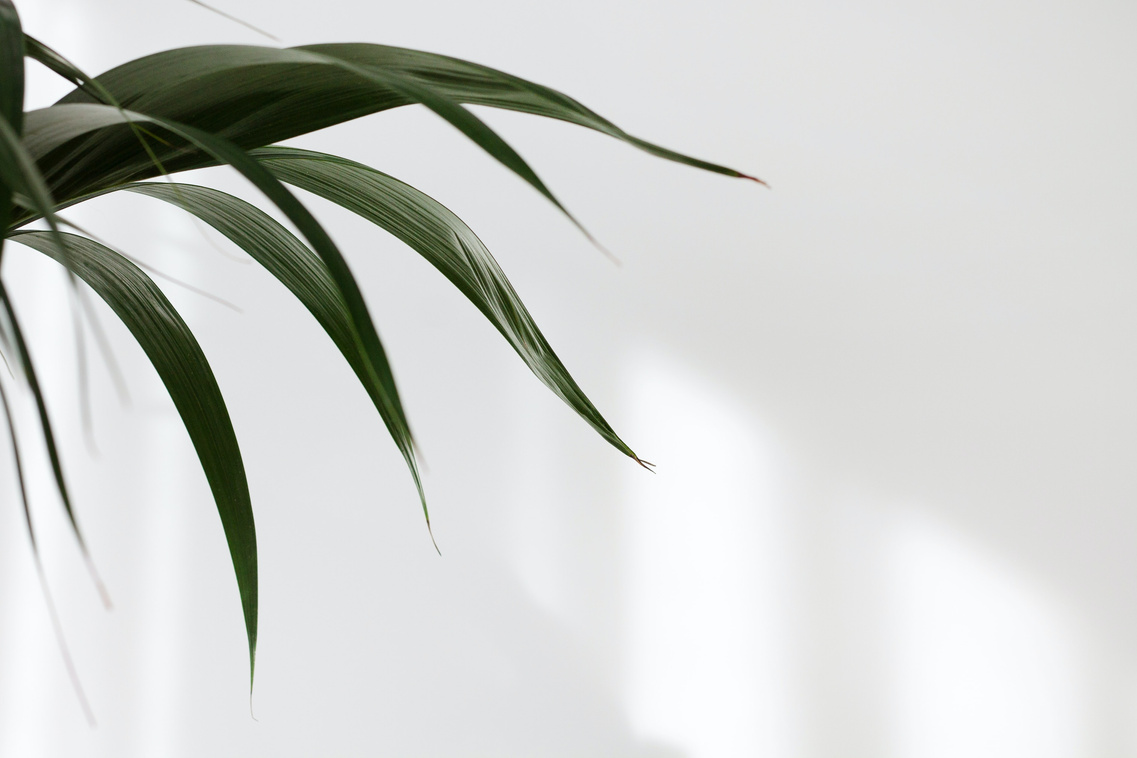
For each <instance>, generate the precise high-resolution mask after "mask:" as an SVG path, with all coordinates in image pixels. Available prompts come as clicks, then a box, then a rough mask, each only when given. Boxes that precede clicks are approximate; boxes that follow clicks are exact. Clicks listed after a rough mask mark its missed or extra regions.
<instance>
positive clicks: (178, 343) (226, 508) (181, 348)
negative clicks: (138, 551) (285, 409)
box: [11, 232, 257, 684]
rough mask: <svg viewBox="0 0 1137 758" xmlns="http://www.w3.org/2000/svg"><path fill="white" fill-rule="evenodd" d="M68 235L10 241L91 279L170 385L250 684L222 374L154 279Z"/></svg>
mask: <svg viewBox="0 0 1137 758" xmlns="http://www.w3.org/2000/svg"><path fill="white" fill-rule="evenodd" d="M66 237H67V243H68V251H67V254H66V255H64V254H63V253H62V252H61V251H60V249H59V244H58V240H57V238H56V237H55V236H54V235H52V234H49V233H47V232H16V233H14V234H13V235H12V236H11V239H12V240H13V241H15V242H19V243H20V244H22V245H27V246H28V247H31V248H33V249H35V250H38V251H39V252H41V253H44V254H45V255H48V256H50V257H51V258H54V259H55V260H56V261H58V262H60V263H61V264H63V265H65V266H67V267H68V268H69V269H70V270H71V271H72V272H73V273H74V274H75V275H77V276H78V277H79V278H80V279H82V280H83V281H85V282H86V283H87V284H88V285H89V286H90V287H91V289H93V290H94V291H95V292H96V293H97V294H98V295H99V297H101V298H102V299H103V300H104V301H106V303H107V305H109V306H110V308H111V310H113V311H114V312H115V314H116V315H117V316H118V317H119V318H120V319H121V320H122V322H123V324H125V325H126V327H127V328H128V329H129V330H130V333H131V334H132V335H134V338H135V339H136V340H137V341H138V344H139V345H140V346H141V347H142V349H143V351H145V353H146V356H147V357H148V358H149V359H150V362H151V363H152V364H153V365H154V368H155V370H156V371H157V372H158V376H159V377H161V379H162V383H163V384H164V385H166V389H167V390H168V391H169V393H170V398H171V399H172V400H173V401H174V406H175V407H176V408H177V409H178V413H179V414H180V415H181V418H182V423H184V424H185V427H186V431H187V432H188V433H189V436H190V440H191V441H192V442H193V446H194V448H195V449H196V450H197V455H198V458H199V459H200V461H201V467H202V469H203V470H204V471H205V476H206V479H207V480H208V481H209V487H210V489H211V490H212V492H213V497H214V500H215V501H216V503H217V511H218V513H219V514H220V515H221V525H222V527H223V528H224V530H225V539H226V541H227V542H228V544H229V554H230V556H231V557H232V559H233V568H234V570H235V571H236V574H237V585H238V587H239V589H240V593H241V606H242V608H243V610H244V616H245V631H246V633H247V635H248V639H249V676H250V684H251V682H252V674H253V667H254V664H255V661H256V646H257V537H256V528H255V526H254V523H253V509H252V503H251V502H250V499H249V486H248V483H247V482H246V480H245V467H244V464H243V463H242V461H241V450H240V448H239V447H238V445H237V437H236V435H235V434H234V432H233V425H232V422H231V421H230V420H229V412H228V410H227V409H226V408H225V401H224V399H223V398H222V397H221V391H220V389H218V387H217V380H216V379H215V378H214V376H213V371H212V369H210V367H209V363H208V361H206V359H205V354H204V353H202V351H201V347H200V346H199V345H198V343H197V340H196V339H195V338H194V336H193V333H192V332H191V331H190V330H189V327H187V326H186V324H185V322H184V321H183V320H182V318H181V316H180V315H178V312H177V311H176V310H175V309H174V307H173V305H171V304H170V301H169V300H167V299H166V296H165V295H163V294H162V291H161V290H160V289H158V287H157V285H155V284H154V282H153V281H152V280H151V279H150V277H148V276H147V275H146V274H145V273H143V271H142V270H141V269H139V268H138V267H137V266H135V265H134V264H133V263H131V262H130V261H128V260H127V259H126V258H124V257H123V256H121V255H119V254H118V253H116V252H114V251H113V250H111V249H110V248H108V247H106V246H104V245H101V244H99V243H98V242H95V241H93V240H90V239H87V238H86V237H80V236H78V235H74V234H66Z"/></svg>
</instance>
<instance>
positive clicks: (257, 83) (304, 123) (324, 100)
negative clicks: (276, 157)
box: [28, 44, 745, 199]
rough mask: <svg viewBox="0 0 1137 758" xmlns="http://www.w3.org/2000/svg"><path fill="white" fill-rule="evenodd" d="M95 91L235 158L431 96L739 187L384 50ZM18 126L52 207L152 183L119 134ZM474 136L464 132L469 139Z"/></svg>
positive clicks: (324, 51) (55, 123) (162, 70)
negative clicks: (197, 134) (213, 138)
mask: <svg viewBox="0 0 1137 758" xmlns="http://www.w3.org/2000/svg"><path fill="white" fill-rule="evenodd" d="M344 64H349V65H344ZM361 71H365V72H367V73H368V74H369V75H370V76H371V77H372V78H368V77H367V76H363V75H361V73H360V72H361ZM384 77H386V78H385V79H384ZM98 81H99V82H100V84H101V85H102V86H103V87H105V89H106V90H107V91H108V92H110V93H113V95H114V97H115V98H116V99H117V101H118V102H119V103H121V105H122V106H123V107H124V108H129V109H130V110H132V111H134V112H136V113H143V114H146V115H150V116H155V117H161V118H168V119H171V120H174V121H177V122H179V123H183V124H186V125H188V126H193V127H197V128H200V129H203V130H206V131H208V132H211V133H214V134H217V135H219V136H221V137H224V138H225V139H228V140H230V141H232V142H234V143H235V144H237V145H239V146H241V147H244V148H252V147H260V146H263V145H267V144H270V143H273V142H278V141H280V140H283V139H288V138H290V137H294V136H297V135H300V134H305V133H308V132H311V131H314V130H316V129H320V128H323V127H326V126H331V125H333V124H337V123H341V122H343V121H347V120H350V119H353V118H357V117H359V116H362V115H366V114H368V113H375V112H378V111H382V110H387V109H389V108H394V107H399V106H402V105H407V104H409V103H411V102H414V101H415V97H413V96H412V95H411V94H408V93H409V92H410V90H408V86H409V87H410V88H411V89H413V90H414V92H415V93H416V94H421V93H422V92H430V93H432V96H433V97H436V98H441V100H439V102H443V101H444V100H447V99H448V100H449V101H451V102H453V103H473V104H480V105H490V106H494V107H499V108H506V109H510V110H517V111H522V112H527V113H533V114H536V115H541V116H547V117H552V118H558V119H561V120H565V121H570V122H572V123H576V124H579V125H582V126H586V127H589V128H592V129H596V130H598V131H601V132H603V133H605V134H609V135H610V136H613V137H616V138H618V139H622V140H624V141H626V142H629V143H630V144H633V145H636V146H637V147H640V148H641V149H644V150H647V151H648V152H651V153H652V154H654V155H658V156H660V157H664V158H667V159H669V160H674V161H678V162H681V163H686V164H688V165H692V166H696V167H699V168H703V169H706V170H709V171H715V172H717V173H722V174H726V175H729V176H745V175H744V174H741V173H740V172H738V171H735V170H733V169H730V168H726V167H724V166H720V165H717V164H713V163H708V162H706V161H701V160H698V159H695V158H691V157H689V156H685V155H681V154H679V153H676V152H674V151H670V150H667V149H665V148H661V147H658V146H656V145H653V144H651V143H648V142H645V141H643V140H640V139H638V138H635V137H632V136H631V135H628V134H627V133H626V132H624V131H623V130H621V129H619V128H618V127H616V126H615V125H613V124H612V123H611V122H609V121H607V120H606V119H603V118H602V117H600V116H599V115H597V114H595V113H594V112H592V111H590V110H588V109H587V108H585V107H584V106H582V105H580V104H579V103H577V102H576V101H575V100H572V99H571V98H569V97H567V96H565V95H563V94H561V93H558V92H556V91H554V90H551V89H548V88H546V87H542V86H540V85H536V84H533V83H531V82H527V81H525V80H523V79H518V78H517V77H512V76H509V75H508V74H504V73H502V72H499V71H495V70H493V69H490V68H486V67H484V66H478V65H476V64H472V63H467V62H465V61H459V60H457V59H453V58H447V57H445V56H439V55H433V54H430V53H422V52H418V51H412V50H404V49H401V48H393V47H386V46H382V45H362V44H358V45H317V46H311V47H306V48H292V49H287V50H279V49H275V48H265V47H253V46H236V45H230V46H205V47H195V48H182V49H179V50H172V51H167V52H165V53H158V54H156V55H152V56H147V57H145V58H140V59H138V60H136V61H131V62H130V63H127V64H124V65H123V66H120V67H118V68H116V69H113V70H112V71H110V72H107V73H106V74H103V75H102V76H100V77H98ZM420 99H421V98H420ZM95 102H98V98H97V97H95V96H93V95H92V93H90V92H86V91H83V90H76V91H74V92H72V93H71V94H70V95H68V96H67V97H65V98H63V100H61V101H60V105H67V104H71V105H75V104H81V103H95ZM438 110H441V108H439V109H438ZM28 117H29V128H28V131H29V143H28V144H29V149H30V150H31V151H32V153H33V154H34V155H35V156H36V157H37V159H38V160H39V162H40V165H41V168H42V169H43V171H44V174H45V176H46V177H47V178H48V181H49V184H50V186H51V187H52V189H53V190H54V191H55V192H56V194H57V196H59V197H60V198H65V199H69V198H73V197H80V196H82V195H84V194H86V193H88V192H91V191H94V190H96V189H99V188H101V187H106V186H110V185H112V184H114V183H121V182H125V181H129V180H136V179H142V178H146V177H149V176H154V175H155V168H154V166H153V165H152V162H151V160H150V159H149V158H148V156H146V155H145V154H144V151H142V150H141V149H140V147H139V146H138V145H136V144H132V138H131V136H130V135H129V134H128V133H126V132H125V131H124V130H123V129H121V128H117V129H116V128H109V129H108V128H105V127H106V125H105V124H103V125H97V124H91V125H90V128H89V129H83V128H81V126H80V125H78V124H76V123H70V124H65V125H63V126H61V125H60V122H61V121H63V122H69V121H72V122H73V121H75V120H78V121H82V120H83V119H82V118H80V117H78V116H75V115H74V114H67V113H66V110H61V109H59V107H58V106H53V107H52V108H47V109H42V110H40V111H33V112H32V113H29V114H28ZM100 126H102V127H104V128H99V127H100ZM460 128H461V127H460ZM476 129H477V127H475V126H474V125H473V124H472V122H471V124H470V125H469V130H470V131H474V130H476ZM88 131H94V132H95V133H91V134H88V133H87V132H88ZM487 139H490V138H488V137H487ZM155 149H156V150H157V152H158V155H159V157H160V158H161V161H162V163H163V165H165V166H166V167H167V169H168V170H170V171H171V172H172V171H178V170H183V169H187V168H196V167H200V166H204V165H210V164H211V163H212V162H213V158H212V157H211V156H209V155H208V154H206V153H203V152H202V151H200V150H194V149H192V148H189V149H187V146H186V145H184V144H175V145H161V146H158V147H156V148H155ZM487 149H490V148H488V147H487ZM491 152H493V150H491ZM498 157H499V159H501V158H503V155H499V156H498ZM518 169H519V170H520V167H518Z"/></svg>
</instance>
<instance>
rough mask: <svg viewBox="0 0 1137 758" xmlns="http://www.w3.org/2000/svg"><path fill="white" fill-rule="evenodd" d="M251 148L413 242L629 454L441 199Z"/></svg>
mask: <svg viewBox="0 0 1137 758" xmlns="http://www.w3.org/2000/svg"><path fill="white" fill-rule="evenodd" d="M251 155H252V156H253V157H254V158H256V159H257V160H258V161H260V162H261V164H262V165H264V166H265V167H266V168H267V169H269V171H271V172H272V173H273V174H275V175H276V176H277V177H278V178H280V179H281V180H283V181H285V182H287V183H289V184H293V185H295V186H297V187H300V188H301V189H305V190H307V191H309V192H312V193H313V194H316V195H319V196H320V197H323V198H325V199H327V200H330V201H332V202H333V203H336V204H337V205H340V206H343V207H344V208H346V209H348V210H350V211H352V212H354V213H357V214H359V215H360V216H362V217H363V218H366V219H367V220H369V221H371V222H372V223H374V224H377V225H378V226H380V227H382V228H383V229H386V230H387V231H388V232H390V233H391V234H393V235H395V236H396V237H398V238H399V239H401V240H402V241H403V242H405V243H407V245H409V246H410V247H411V248H413V249H414V250H416V251H417V252H418V253H419V254H421V255H422V256H423V257H424V258H426V260H428V261H429V262H430V263H431V265H433V266H434V267H435V268H437V269H438V270H439V271H440V272H442V274H443V275H445V276H446V278H447V279H449V280H450V281H451V282H452V283H453V284H454V286H456V287H457V288H458V289H459V290H460V291H461V292H462V294H464V295H465V296H466V297H467V298H469V299H470V302H472V303H473V304H474V305H475V306H477V308H478V310H480V311H481V312H482V314H483V315H485V317H486V318H487V319H489V321H490V323H492V324H493V325H494V326H495V327H496V328H497V330H498V331H499V332H501V334H502V335H503V336H504V337H505V338H506V340H508V341H509V344H510V345H512V346H513V349H514V350H516V351H517V353H518V355H520V356H521V358H522V359H523V360H524V361H525V364H526V365H527V366H529V368H530V369H531V370H532V371H533V373H534V374H536V375H537V377H538V378H539V379H540V380H541V381H542V382H544V383H545V385H546V386H548V387H549V389H551V390H552V391H553V392H555V393H556V394H557V395H558V396H559V397H560V398H562V399H563V400H564V401H565V402H566V403H568V405H569V406H570V407H572V408H573V410H575V411H576V412H577V413H579V414H580V415H581V416H582V417H583V418H584V419H585V420H586V421H588V423H589V424H591V425H592V427H593V428H594V429H595V430H596V431H597V432H599V433H600V434H601V436H603V437H604V438H605V439H606V440H608V441H609V442H610V443H611V444H612V445H614V446H615V447H616V448H617V449H618V450H620V451H621V452H623V453H625V454H626V455H629V456H631V457H633V458H635V457H636V456H635V453H633V452H632V450H631V449H630V448H629V447H628V446H627V445H626V444H624V442H623V440H621V439H620V438H619V437H618V436H617V435H616V433H615V431H613V429H612V427H611V426H610V425H609V424H608V422H607V421H605V420H604V417H603V416H601V415H600V412H599V411H597V410H596V407H595V406H594V405H593V404H592V403H591V401H589V399H588V397H587V396H585V394H584V392H583V391H582V390H581V389H580V387H579V386H578V385H577V383H576V382H575V381H574V380H573V378H572V376H571V375H570V374H569V372H568V369H566V368H565V366H564V364H563V363H561V360H560V358H558V357H557V355H556V353H554V352H553V349H552V347H550V346H549V343H548V341H547V340H546V339H545V337H544V335H543V334H541V331H540V330H539V329H538V328H537V325H536V323H534V321H533V319H532V317H531V316H530V315H529V312H528V310H527V309H526V308H525V304H524V303H522V302H521V299H520V298H519V297H518V296H517V293H516V292H515V291H514V289H513V286H512V285H511V284H510V283H509V280H508V279H507V278H506V276H505V272H503V271H502V270H501V267H500V266H499V265H498V263H497V261H496V260H494V257H493V255H492V254H491V253H490V251H489V250H488V249H487V248H486V246H485V245H484V244H483V243H482V241H481V240H480V239H478V237H477V235H476V234H474V232H473V231H472V230H471V229H470V228H469V227H468V226H466V224H465V223H463V222H462V220H461V219H460V218H458V217H457V216H455V215H454V214H453V213H452V212H450V210H448V209H447V208H446V207H445V206H443V205H442V204H441V203H439V202H438V201H437V200H434V199H433V198H431V197H429V196H428V195H426V194H424V193H422V192H420V191H419V190H416V189H415V188H414V187H411V186H410V185H408V184H405V183H403V182H401V181H399V180H398V179H395V178H394V177H391V176H388V175H387V174H384V173H382V172H380V171H376V170H375V169H373V168H370V167H368V166H364V165H363V164H361V163H356V162H355V161H351V160H348V159H346V158H340V157H338V156H334V155H326V154H324V153H316V152H312V151H308V150H298V149H295V148H285V147H269V148H262V149H259V150H254V151H253V152H252V153H251ZM637 460H638V459H637Z"/></svg>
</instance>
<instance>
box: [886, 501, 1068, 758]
mask: <svg viewBox="0 0 1137 758" xmlns="http://www.w3.org/2000/svg"><path fill="white" fill-rule="evenodd" d="M891 541H892V548H891V551H890V552H891V555H890V556H889V558H890V562H891V565H890V569H891V571H890V574H891V586H890V588H889V590H890V593H889V594H890V600H891V616H892V617H891V619H890V622H891V626H892V641H893V646H892V660H893V664H894V667H895V668H894V677H895V678H894V682H893V684H894V692H893V696H894V698H895V699H894V702H893V703H892V708H891V712H892V716H893V719H894V736H895V740H896V742H895V755H898V756H904V758H949V757H954V756H963V755H966V756H970V757H971V758H986V757H987V756H990V757H991V758H996V757H998V758H1015V757H1016V756H1023V758H1027V757H1028V756H1029V757H1030V758H1050V757H1051V756H1054V757H1055V758H1057V756H1076V755H1089V754H1090V753H1089V752H1088V750H1089V746H1088V745H1087V744H1086V736H1085V733H1084V731H1083V727H1084V724H1083V717H1084V714H1083V712H1082V707H1083V704H1084V692H1083V691H1082V690H1083V688H1082V687H1081V686H1080V685H1081V684H1082V683H1081V682H1080V681H1079V674H1080V673H1081V669H1082V664H1083V663H1084V662H1083V661H1080V660H1079V659H1078V653H1079V652H1081V651H1082V650H1084V648H1083V647H1082V643H1083V640H1081V639H1079V638H1078V635H1077V630H1076V628H1075V627H1074V624H1073V622H1074V619H1073V618H1072V616H1071V615H1070V614H1069V612H1068V610H1067V609H1066V608H1065V607H1063V606H1062V605H1060V604H1059V603H1058V602H1056V601H1055V600H1054V599H1053V598H1051V597H1050V596H1048V595H1047V594H1045V593H1044V592H1042V591H1041V590H1040V588H1038V587H1036V586H1034V585H1033V584H1032V583H1031V582H1030V581H1029V579H1028V578H1027V577H1024V576H1021V575H1019V574H1018V573H1016V571H1015V570H1014V567H1012V566H1009V565H1005V564H1004V563H1002V562H1001V561H1000V560H998V558H997V557H996V556H992V555H988V554H985V553H984V552H983V551H981V550H979V549H977V548H976V547H975V546H973V545H970V544H968V543H967V542H966V541H964V540H963V539H962V538H961V537H960V536H958V535H956V534H954V533H953V532H951V531H949V530H948V529H946V528H945V527H943V526H942V525H939V524H936V523H933V522H930V521H927V520H921V519H919V518H917V517H916V516H914V515H909V516H907V517H905V518H901V519H899V520H898V522H897V523H896V525H895V526H894V533H893V535H892V540H891Z"/></svg>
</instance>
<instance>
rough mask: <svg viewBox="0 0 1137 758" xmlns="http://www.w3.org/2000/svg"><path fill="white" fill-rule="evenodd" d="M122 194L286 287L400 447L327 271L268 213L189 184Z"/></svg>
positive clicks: (389, 402) (384, 389)
mask: <svg viewBox="0 0 1137 758" xmlns="http://www.w3.org/2000/svg"><path fill="white" fill-rule="evenodd" d="M123 189H126V190H129V191H131V192H137V193H139V194H142V195H148V196H150V197H154V198H157V199H159V200H164V201H166V202H167V203H171V204H173V205H176V206H178V207H179V208H182V209H184V210H186V211H188V212H190V213H192V214H194V215H195V216H197V217H198V218H200V219H201V220H202V221H204V222H205V223H207V224H209V225H210V226H212V227H213V228H214V229H216V230H217V231H219V232H221V233H222V234H224V235H225V236H226V237H228V238H229V239H230V240H232V241H233V242H234V243H235V244H236V245H237V246H238V247H240V248H241V249H242V250H244V251H245V252H247V253H248V254H249V255H250V256H251V257H252V258H253V259H254V260H256V261H257V262H258V263H260V264H261V265H262V266H264V267H265V268H266V269H267V270H268V271H269V273H271V274H272V275H273V276H275V277H276V278H277V279H278V280H280V282H281V283H282V284H283V285H284V286H286V287H288V289H289V291H291V292H292V294H293V295H295V296H296V298H297V299H298V300H299V301H300V302H301V303H302V304H303V305H304V307H305V308H307V309H308V311H309V312H310V313H311V314H312V315H313V316H314V317H315V318H316V321H318V322H319V324H320V326H321V327H323V329H324V331H325V332H327V333H328V336H329V337H331V338H332V341H333V342H334V343H335V345H336V347H337V348H339V350H340V352H341V353H342V354H343V356H344V358H345V359H346V360H347V362H348V365H350V366H351V369H352V371H354V372H355V375H356V376H357V377H358V378H359V381H360V383H361V384H362V385H363V388H364V390H366V392H367V394H368V396H369V397H370V398H371V401H372V402H373V403H374V405H375V408H376V410H377V411H379V415H380V417H381V418H382V419H383V423H384V424H386V426H387V429H388V431H389V432H390V433H391V436H392V438H393V439H394V440H395V442H396V444H398V443H399V439H400V434H402V432H401V430H400V421H399V419H398V418H395V417H393V416H392V413H391V408H394V407H398V405H399V400H398V396H397V395H396V396H393V397H392V396H390V395H389V394H388V393H389V392H390V390H391V387H389V386H387V385H384V384H383V383H381V382H379V381H377V380H376V376H375V374H374V373H373V372H370V371H368V370H367V358H366V356H365V355H364V354H363V353H362V352H361V351H360V348H359V344H358V341H357V337H356V335H355V330H354V327H353V326H352V320H351V313H350V312H349V311H348V309H347V306H346V304H345V303H344V299H343V297H342V296H341V294H340V291H339V288H338V287H337V286H336V283H335V280H333V279H332V276H331V274H329V273H328V268H327V266H326V265H324V262H323V261H321V260H320V258H319V257H317V256H316V254H315V253H313V252H312V251H311V250H310V249H309V248H308V247H307V246H306V245H305V244H304V243H303V242H301V241H300V240H298V239H297V238H296V236H295V235H293V234H292V232H290V231H288V229H286V228H284V227H283V226H282V225H281V224H279V223H278V222H277V221H276V220H275V219H273V218H272V217H271V216H269V215H268V214H267V213H265V212H264V211H262V210H260V209H259V208H257V207H256V206H254V205H251V204H249V203H247V202H245V201H244V200H241V199H240V198H236V197H233V196H232V195H228V194H226V193H224V192H220V191H218V190H215V189H211V188H209V187H198V186H195V185H191V184H166V183H157V182H154V183H142V184H129V185H127V186H125V187H123ZM392 386H393V385H392ZM403 423H405V422H403ZM399 449H400V451H401V452H402V453H403V457H404V458H405V459H406V461H407V466H408V467H409V468H410V471H411V476H412V478H413V479H414V483H415V487H416V488H417V490H418V494H419V499H420V500H421V502H422V506H423V512H424V513H427V509H426V495H425V493H424V492H423V487H422V481H421V479H420V477H419V472H418V466H417V465H416V463H415V459H414V456H413V454H412V453H413V451H412V449H411V447H410V446H409V445H399ZM428 519H429V517H428Z"/></svg>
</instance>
